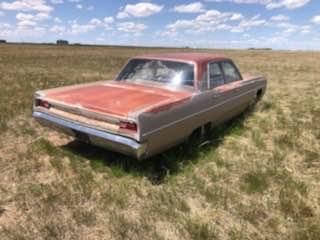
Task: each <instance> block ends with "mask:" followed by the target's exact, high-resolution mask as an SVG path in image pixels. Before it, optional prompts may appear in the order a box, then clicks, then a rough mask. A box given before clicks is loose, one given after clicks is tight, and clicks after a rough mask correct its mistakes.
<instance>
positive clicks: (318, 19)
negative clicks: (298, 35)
mask: <svg viewBox="0 0 320 240" xmlns="http://www.w3.org/2000/svg"><path fill="white" fill-rule="evenodd" d="M311 22H313V23H315V24H320V15H319V16H314V17H313V18H312V19H311Z"/></svg>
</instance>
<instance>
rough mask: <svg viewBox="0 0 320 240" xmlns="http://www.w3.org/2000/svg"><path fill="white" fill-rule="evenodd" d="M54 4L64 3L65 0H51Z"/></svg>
mask: <svg viewBox="0 0 320 240" xmlns="http://www.w3.org/2000/svg"><path fill="white" fill-rule="evenodd" d="M50 2H51V3H52V4H62V3H63V0H50Z"/></svg>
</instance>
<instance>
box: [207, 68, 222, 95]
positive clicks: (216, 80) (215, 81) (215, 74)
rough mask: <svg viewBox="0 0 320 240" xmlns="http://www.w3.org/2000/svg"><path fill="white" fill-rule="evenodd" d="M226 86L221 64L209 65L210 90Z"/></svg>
mask: <svg viewBox="0 0 320 240" xmlns="http://www.w3.org/2000/svg"><path fill="white" fill-rule="evenodd" d="M223 84H224V79H223V73H222V70H221V67H220V64H219V63H210V64H209V74H208V89H212V88H215V87H218V86H220V85H223Z"/></svg>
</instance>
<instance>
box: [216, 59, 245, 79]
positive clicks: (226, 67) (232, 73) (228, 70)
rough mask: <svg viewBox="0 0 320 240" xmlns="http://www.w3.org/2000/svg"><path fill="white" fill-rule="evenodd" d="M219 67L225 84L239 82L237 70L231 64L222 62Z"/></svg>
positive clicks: (239, 77)
mask: <svg viewBox="0 0 320 240" xmlns="http://www.w3.org/2000/svg"><path fill="white" fill-rule="evenodd" d="M221 67H222V70H223V73H224V78H225V83H226V84H227V83H231V82H234V81H239V80H241V76H240V74H239V72H238V70H237V68H236V67H235V66H234V64H232V63H231V62H222V63H221Z"/></svg>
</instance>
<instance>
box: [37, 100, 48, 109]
mask: <svg viewBox="0 0 320 240" xmlns="http://www.w3.org/2000/svg"><path fill="white" fill-rule="evenodd" d="M36 106H37V107H44V108H47V109H49V108H50V107H51V104H50V103H49V102H48V101H45V100H41V99H37V100H36Z"/></svg>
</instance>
